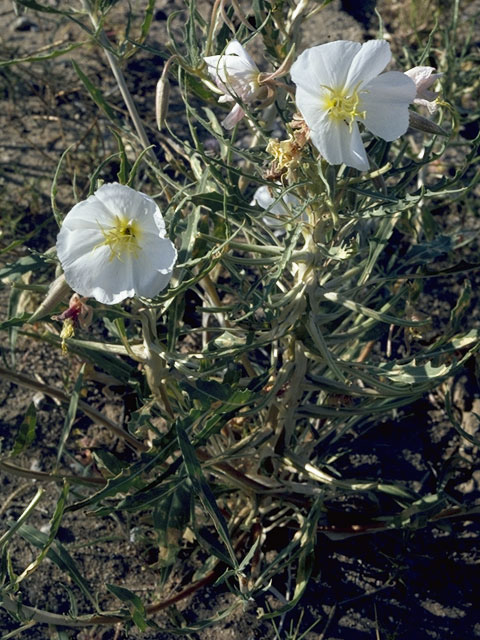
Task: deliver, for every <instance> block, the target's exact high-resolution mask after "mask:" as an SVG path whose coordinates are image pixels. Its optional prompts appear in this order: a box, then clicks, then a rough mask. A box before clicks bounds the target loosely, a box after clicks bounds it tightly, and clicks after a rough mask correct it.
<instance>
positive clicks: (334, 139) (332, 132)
mask: <svg viewBox="0 0 480 640" xmlns="http://www.w3.org/2000/svg"><path fill="white" fill-rule="evenodd" d="M311 137H312V141H313V144H314V145H315V146H316V147H317V149H318V150H319V151H320V153H321V155H322V156H323V157H324V158H325V160H326V161H327V162H328V163H329V164H346V165H347V166H349V167H353V168H354V169H358V170H359V171H367V170H368V169H369V167H370V164H369V162H368V158H367V154H366V153H365V147H364V146H363V142H362V138H361V136H360V131H359V130H358V126H357V124H356V123H353V125H352V127H351V129H350V127H349V126H348V125H347V124H346V123H345V122H341V121H340V122H338V121H335V120H329V119H325V120H324V121H323V122H322V123H320V126H319V128H318V129H316V130H315V131H312V132H311Z"/></svg>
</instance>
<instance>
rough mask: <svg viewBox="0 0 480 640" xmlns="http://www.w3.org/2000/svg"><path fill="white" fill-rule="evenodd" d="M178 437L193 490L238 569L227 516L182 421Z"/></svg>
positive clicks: (232, 562) (233, 565)
mask: <svg viewBox="0 0 480 640" xmlns="http://www.w3.org/2000/svg"><path fill="white" fill-rule="evenodd" d="M177 437H178V442H179V445H180V449H181V450H182V455H183V459H184V462H185V468H186V470H187V473H188V477H189V478H190V481H191V483H192V486H193V491H194V493H195V494H196V495H198V496H199V497H200V499H201V501H202V504H203V506H204V508H205V509H206V511H207V512H208V513H209V514H210V517H211V518H212V521H213V523H214V525H215V528H216V529H217V533H218V535H219V536H220V539H221V540H222V542H223V543H224V545H225V546H226V548H227V550H228V554H229V556H230V564H231V566H232V567H233V568H235V569H237V568H238V562H237V558H236V556H235V551H234V549H233V546H232V542H231V540H230V533H229V531H228V526H227V523H226V522H225V518H224V517H223V515H222V513H221V511H220V509H219V508H218V505H217V503H216V501H215V497H214V495H213V493H212V490H211V489H210V487H209V485H208V483H207V481H206V480H205V478H204V476H203V472H202V467H201V466H200V463H199V462H198V459H197V456H196V455H195V449H194V448H193V447H192V445H191V443H190V441H189V439H188V436H187V434H186V432H185V431H184V429H183V428H182V427H181V425H180V423H177Z"/></svg>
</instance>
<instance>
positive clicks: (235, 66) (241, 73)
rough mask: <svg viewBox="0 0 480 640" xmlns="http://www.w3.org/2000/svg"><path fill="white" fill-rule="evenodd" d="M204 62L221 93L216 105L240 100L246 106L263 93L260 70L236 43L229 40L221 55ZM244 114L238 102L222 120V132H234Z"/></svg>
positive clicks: (209, 57)
mask: <svg viewBox="0 0 480 640" xmlns="http://www.w3.org/2000/svg"><path fill="white" fill-rule="evenodd" d="M204 60H205V62H206V63H207V70H208V73H209V74H210V75H211V76H212V78H213V80H214V81H215V84H216V85H217V87H218V88H219V89H220V90H221V91H223V96H221V97H220V98H219V99H218V101H219V102H234V101H235V100H236V99H238V98H239V99H240V100H241V101H242V102H244V103H246V104H248V103H250V102H253V101H254V100H256V99H257V98H258V97H259V94H260V93H263V91H262V90H263V87H261V86H260V84H259V82H258V76H259V74H260V71H259V70H258V67H257V65H256V64H255V62H254V61H253V60H252V58H251V57H250V56H249V55H248V53H247V52H246V51H245V49H244V48H243V47H242V45H241V44H240V43H239V42H238V41H237V40H232V42H230V43H229V44H228V45H227V47H226V49H225V53H223V54H222V55H220V56H207V57H206V58H204ZM244 115H245V111H244V110H243V108H242V106H241V105H240V104H239V103H237V104H236V105H235V106H234V107H233V109H232V110H231V111H230V113H229V114H228V116H227V117H226V118H225V119H224V120H222V125H223V126H224V127H225V129H233V127H234V126H235V125H236V124H237V122H239V120H241V119H242V118H243V116H244Z"/></svg>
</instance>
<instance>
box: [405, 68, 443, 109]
mask: <svg viewBox="0 0 480 640" xmlns="http://www.w3.org/2000/svg"><path fill="white" fill-rule="evenodd" d="M434 71H435V69H434V68H433V67H413V69H409V70H408V71H405V75H406V76H408V77H409V78H411V79H412V80H413V81H414V83H415V87H416V89H417V95H416V96H415V99H414V101H413V103H414V104H420V105H423V106H424V107H427V109H428V111H429V113H435V111H436V110H437V109H438V105H437V104H436V102H435V100H436V98H437V96H438V93H437V92H435V91H430V90H429V89H430V87H431V86H432V84H434V83H435V82H436V81H437V79H438V78H441V77H442V76H443V73H433V72H434Z"/></svg>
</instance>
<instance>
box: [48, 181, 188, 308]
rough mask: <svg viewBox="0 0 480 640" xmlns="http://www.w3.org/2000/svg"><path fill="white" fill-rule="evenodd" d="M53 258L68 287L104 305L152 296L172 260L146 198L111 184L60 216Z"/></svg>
mask: <svg viewBox="0 0 480 640" xmlns="http://www.w3.org/2000/svg"><path fill="white" fill-rule="evenodd" d="M57 254H58V257H59V259H60V262H61V263H62V267H63V270H64V272H65V278H66V280H67V282H68V284H69V285H70V286H71V287H72V289H73V290H74V291H76V292H77V293H79V294H80V295H82V296H89V297H93V298H95V299H96V300H98V301H99V302H103V303H104V304H115V303H117V302H120V301H121V300H124V299H125V298H128V297H132V296H135V295H137V296H145V297H146V298H152V297H153V296H155V295H157V293H159V292H160V291H161V290H162V289H164V288H165V287H166V286H167V284H168V282H169V281H170V278H171V275H172V270H173V267H174V265H175V262H176V259H177V251H176V249H175V247H174V245H173V243H172V242H171V241H170V240H169V239H168V238H166V237H165V223H164V221H163V217H162V214H161V213H160V210H159V208H158V207H157V205H156V204H155V202H154V201H153V200H152V198H150V197H149V196H147V195H145V194H144V193H141V192H140V191H135V190H134V189H131V188H130V187H126V186H124V185H121V184H117V183H112V184H104V185H103V187H100V189H98V190H97V191H96V192H95V194H94V195H93V196H90V197H89V198H87V200H84V201H83V202H79V203H78V204H76V205H75V206H74V207H73V209H72V210H71V211H70V212H69V213H68V214H67V215H66V217H65V219H64V221H63V224H62V227H61V229H60V233H59V234H58V237H57Z"/></svg>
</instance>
